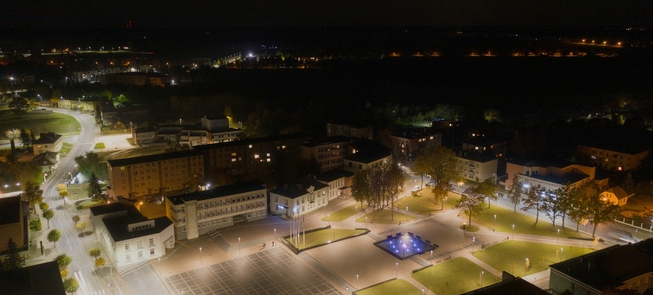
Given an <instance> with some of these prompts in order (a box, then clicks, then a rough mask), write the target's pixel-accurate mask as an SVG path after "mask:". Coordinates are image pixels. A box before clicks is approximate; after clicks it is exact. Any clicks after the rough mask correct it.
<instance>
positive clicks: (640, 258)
mask: <svg viewBox="0 0 653 295" xmlns="http://www.w3.org/2000/svg"><path fill="white" fill-rule="evenodd" d="M551 268H552V269H554V270H556V271H558V272H560V273H563V274H565V275H567V276H570V277H572V278H574V279H576V280H578V281H581V282H583V283H585V284H587V285H590V286H592V287H593V288H595V289H597V290H603V289H605V288H608V287H619V286H621V285H623V283H624V281H626V280H628V279H632V278H635V277H637V276H640V275H644V274H646V273H650V272H653V239H648V240H644V241H641V242H638V243H635V244H628V245H614V246H612V247H608V248H605V249H602V250H598V251H595V252H592V253H589V254H586V255H582V256H579V257H576V258H572V259H569V260H565V261H562V262H559V263H556V264H552V265H551Z"/></svg>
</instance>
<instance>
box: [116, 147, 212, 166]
mask: <svg viewBox="0 0 653 295" xmlns="http://www.w3.org/2000/svg"><path fill="white" fill-rule="evenodd" d="M199 155H202V153H200V152H199V151H196V150H189V151H179V152H171V153H163V154H156V155H147V156H142V157H133V158H125V159H115V160H107V163H109V165H111V167H120V166H127V165H134V164H140V163H149V162H154V161H163V160H170V159H176V158H183V157H189V156H199Z"/></svg>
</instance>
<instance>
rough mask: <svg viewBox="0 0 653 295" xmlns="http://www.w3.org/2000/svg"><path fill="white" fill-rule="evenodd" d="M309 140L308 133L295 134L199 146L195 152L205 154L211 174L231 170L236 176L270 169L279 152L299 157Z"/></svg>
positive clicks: (206, 165)
mask: <svg viewBox="0 0 653 295" xmlns="http://www.w3.org/2000/svg"><path fill="white" fill-rule="evenodd" d="M307 137H308V135H307V134H306V133H291V134H284V135H277V136H268V137H258V138H250V139H243V140H237V141H232V142H222V143H214V144H207V145H198V146H195V147H194V150H196V151H199V152H201V153H203V155H204V159H205V167H206V169H207V170H209V171H219V170H225V169H228V170H230V171H231V172H232V173H233V174H244V173H245V172H246V171H251V170H256V169H266V168H268V166H269V165H270V163H272V162H274V160H275V154H276V153H277V152H284V153H287V154H289V155H299V154H300V148H299V145H300V144H301V143H302V142H303V141H304V139H306V138H307Z"/></svg>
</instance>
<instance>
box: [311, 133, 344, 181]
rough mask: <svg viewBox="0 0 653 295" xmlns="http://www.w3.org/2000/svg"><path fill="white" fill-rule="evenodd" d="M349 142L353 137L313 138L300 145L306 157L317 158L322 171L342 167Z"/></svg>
mask: <svg viewBox="0 0 653 295" xmlns="http://www.w3.org/2000/svg"><path fill="white" fill-rule="evenodd" d="M349 143H351V139H350V138H349V137H345V136H331V137H327V138H324V139H321V140H312V141H308V142H305V143H303V144H302V145H301V146H300V149H301V155H302V158H304V159H311V158H315V159H316V160H317V162H318V163H319V164H320V172H326V171H329V170H333V169H342V168H343V166H344V162H343V159H344V158H345V156H346V155H347V148H348V145H349Z"/></svg>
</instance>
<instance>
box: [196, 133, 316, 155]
mask: <svg viewBox="0 0 653 295" xmlns="http://www.w3.org/2000/svg"><path fill="white" fill-rule="evenodd" d="M308 136H309V135H308V134H306V133H303V132H299V133H289V134H282V135H275V136H266V137H256V138H248V139H242V140H236V141H230V142H221V143H213V144H204V145H197V146H194V147H193V149H195V150H198V151H204V150H212V149H219V148H228V147H235V146H243V145H249V144H258V143H268V142H273V141H277V140H289V139H303V138H306V137H308Z"/></svg>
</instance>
